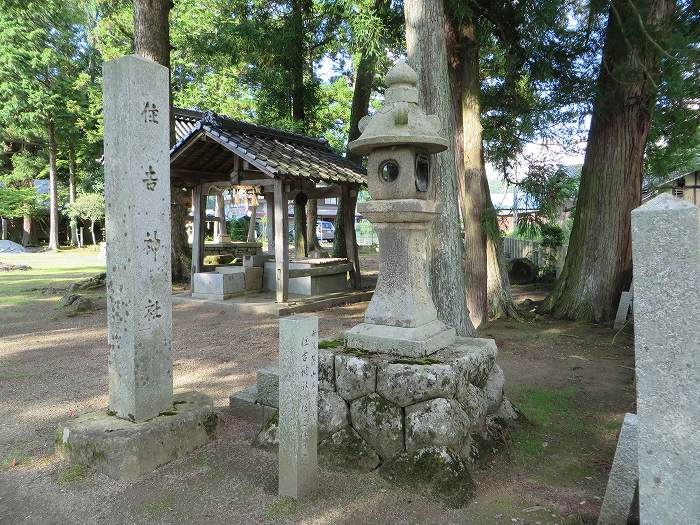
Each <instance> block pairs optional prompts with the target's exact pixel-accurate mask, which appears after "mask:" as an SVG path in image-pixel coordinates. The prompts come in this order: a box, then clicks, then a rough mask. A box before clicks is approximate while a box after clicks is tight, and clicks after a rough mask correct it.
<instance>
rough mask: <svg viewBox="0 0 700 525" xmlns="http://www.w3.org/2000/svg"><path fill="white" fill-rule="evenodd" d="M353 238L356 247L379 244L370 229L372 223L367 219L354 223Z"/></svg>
mask: <svg viewBox="0 0 700 525" xmlns="http://www.w3.org/2000/svg"><path fill="white" fill-rule="evenodd" d="M355 236H356V237H357V244H358V246H374V245H377V244H379V239H378V238H377V233H376V232H375V231H374V228H373V227H372V223H371V222H369V221H368V220H367V219H360V220H359V221H356V222H355Z"/></svg>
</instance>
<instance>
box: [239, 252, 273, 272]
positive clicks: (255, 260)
mask: <svg viewBox="0 0 700 525" xmlns="http://www.w3.org/2000/svg"><path fill="white" fill-rule="evenodd" d="M267 259H268V257H267V255H244V256H243V267H244V268H246V269H249V268H262V267H264V266H265V261H266V260H267Z"/></svg>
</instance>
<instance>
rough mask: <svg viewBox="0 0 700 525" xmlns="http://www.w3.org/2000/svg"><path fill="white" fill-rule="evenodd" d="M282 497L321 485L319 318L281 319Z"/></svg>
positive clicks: (303, 494) (304, 494)
mask: <svg viewBox="0 0 700 525" xmlns="http://www.w3.org/2000/svg"><path fill="white" fill-rule="evenodd" d="M279 356H280V358H279V363H280V364H279V370H280V380H279V495H280V496H290V497H292V498H297V499H301V498H304V497H307V496H308V495H309V494H310V493H312V492H313V491H315V490H316V487H317V484H318V458H317V447H318V317H288V318H286V319H280V329H279Z"/></svg>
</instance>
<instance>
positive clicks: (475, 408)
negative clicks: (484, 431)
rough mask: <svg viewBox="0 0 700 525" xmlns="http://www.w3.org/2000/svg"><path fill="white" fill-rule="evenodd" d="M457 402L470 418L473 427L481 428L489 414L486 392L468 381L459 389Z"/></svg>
mask: <svg viewBox="0 0 700 525" xmlns="http://www.w3.org/2000/svg"><path fill="white" fill-rule="evenodd" d="M457 401H458V402H459V404H460V405H461V406H462V409H463V410H464V412H465V413H466V414H467V417H469V421H470V422H471V425H472V427H479V428H481V426H483V423H484V418H485V417H486V414H487V413H488V412H487V408H488V401H487V400H486V395H485V394H484V391H483V390H482V389H480V388H478V387H475V386H474V385H472V384H471V383H469V382H468V381H467V382H463V383H461V384H460V387H459V388H458V389H457Z"/></svg>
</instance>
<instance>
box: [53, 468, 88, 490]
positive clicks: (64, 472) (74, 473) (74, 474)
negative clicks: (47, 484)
mask: <svg viewBox="0 0 700 525" xmlns="http://www.w3.org/2000/svg"><path fill="white" fill-rule="evenodd" d="M89 472H90V469H89V468H88V467H87V465H82V464H80V463H77V464H75V465H70V466H68V467H66V468H63V469H61V470H60V471H59V472H58V477H57V478H56V483H58V484H59V485H65V484H68V483H75V482H76V481H82V480H84V479H85V478H86V477H87V475H88V473H89Z"/></svg>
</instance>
